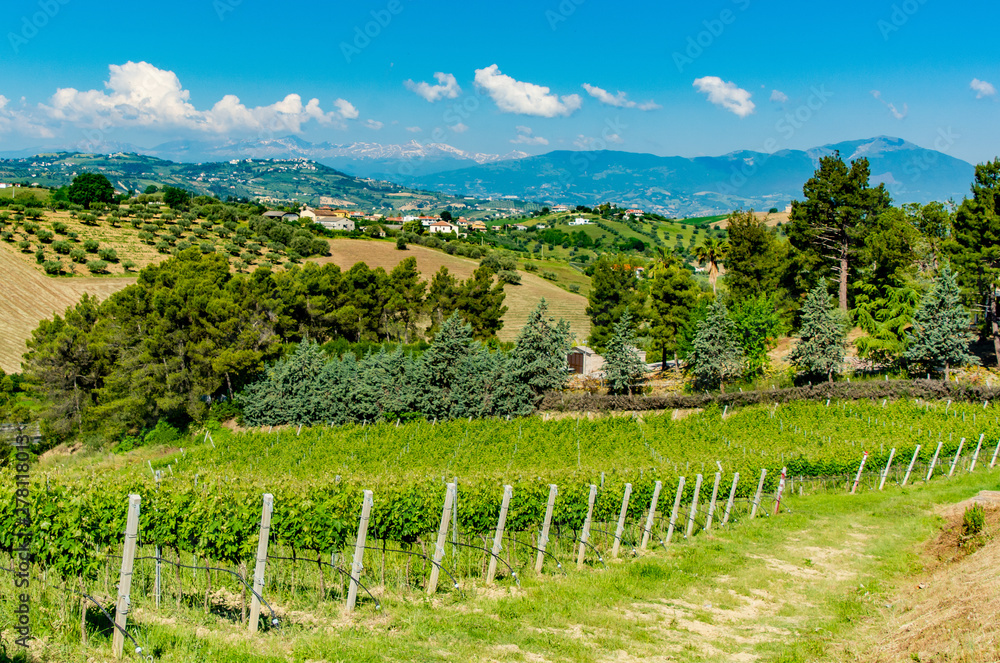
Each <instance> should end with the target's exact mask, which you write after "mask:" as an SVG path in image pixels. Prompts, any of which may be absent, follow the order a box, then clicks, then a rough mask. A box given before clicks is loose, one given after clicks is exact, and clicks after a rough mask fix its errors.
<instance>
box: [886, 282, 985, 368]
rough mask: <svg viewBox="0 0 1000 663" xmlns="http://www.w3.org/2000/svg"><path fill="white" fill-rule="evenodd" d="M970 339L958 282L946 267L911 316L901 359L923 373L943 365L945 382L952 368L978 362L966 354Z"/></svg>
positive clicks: (968, 353) (973, 356)
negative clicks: (911, 321)
mask: <svg viewBox="0 0 1000 663" xmlns="http://www.w3.org/2000/svg"><path fill="white" fill-rule="evenodd" d="M973 336H974V334H972V333H970V332H969V314H968V312H967V311H966V310H965V307H964V306H962V294H961V291H960V290H959V287H958V279H957V277H956V276H955V273H954V272H952V271H951V267H949V266H948V265H945V266H944V267H943V268H942V269H941V272H940V273H939V274H938V277H937V279H935V281H934V285H933V286H932V287H931V289H930V290H929V291H928V292H927V294H926V295H924V297H923V298H922V299H921V301H920V307H919V308H918V309H917V312H916V313H915V314H914V316H913V326H912V327H911V328H910V332H909V334H908V335H907V348H906V352H905V353H904V354H903V357H904V358H905V359H906V360H907V361H908V362H910V363H911V364H913V365H914V367H917V366H919V367H920V368H921V369H923V370H929V369H935V368H937V367H938V366H944V379H945V381H947V380H948V374H949V371H950V369H951V367H952V366H961V365H963V364H978V363H979V359H978V357H976V356H975V355H973V354H971V353H970V352H969V342H970V341H971V340H972V338H973Z"/></svg>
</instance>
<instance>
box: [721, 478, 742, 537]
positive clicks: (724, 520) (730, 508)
mask: <svg viewBox="0 0 1000 663" xmlns="http://www.w3.org/2000/svg"><path fill="white" fill-rule="evenodd" d="M739 482H740V473H739V472H734V473H733V485H732V486H731V487H730V488H729V501H728V502H726V512H725V513H724V514H722V526H723V527H725V526H726V523H728V522H729V514H731V513H732V512H733V502H734V501H735V500H736V484H738V483H739Z"/></svg>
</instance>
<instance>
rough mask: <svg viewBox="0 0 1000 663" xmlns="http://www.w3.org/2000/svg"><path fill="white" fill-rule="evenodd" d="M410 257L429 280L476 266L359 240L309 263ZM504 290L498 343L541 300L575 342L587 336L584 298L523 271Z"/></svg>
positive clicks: (390, 261) (375, 263)
mask: <svg viewBox="0 0 1000 663" xmlns="http://www.w3.org/2000/svg"><path fill="white" fill-rule="evenodd" d="M411 256H412V257H414V258H416V259H417V269H418V270H420V274H421V276H422V277H423V278H424V279H426V280H428V281H429V280H430V279H431V278H432V277H433V276H434V273H435V272H437V271H438V270H439V269H441V267H447V268H448V271H450V272H451V273H452V274H454V275H455V276H456V277H457V278H461V279H467V278H469V277H470V276H472V273H473V272H474V271H476V267H478V266H479V263H478V262H477V261H475V260H471V259H469V258H462V257H460V256H452V255H448V254H447V253H444V252H442V251H435V250H434V249H429V248H427V247H424V246H417V245H413V244H411V245H410V246H409V248H408V249H407V250H406V251H398V250H396V245H395V243H393V242H380V241H372V240H361V239H338V240H333V241H332V242H330V255H329V256H326V257H323V258H310V259H309V260H312V261H315V262H317V263H319V264H326V263H331V262H332V263H335V264H337V265H339V266H340V267H341V269H349V268H350V267H351V266H352V265H354V264H355V263H359V262H364V263H367V264H368V266H369V267H373V268H374V267H382V268H383V269H385V270H386V271H391V270H392V268H393V267H395V266H396V265H397V264H399V263H400V262H401V261H403V260H404V259H406V258H409V257H411ZM505 291H506V293H507V298H506V300H505V301H504V304H505V305H506V306H507V308H508V309H509V310H508V311H507V314H506V315H505V316H504V318H503V320H504V326H503V329H501V330H500V333H499V334H498V336H499V337H500V340H503V341H512V340H514V339H515V338H516V337H517V333H518V331H520V329H521V327H523V326H524V323H525V322H526V321H527V319H528V315H530V314H531V312H532V311H533V310H534V309H535V307H536V306H537V305H538V302H539V301H541V299H542V298H543V297H544V298H545V301H546V302H547V303H548V305H549V313H550V314H551V315H552V316H553V317H554V318H556V319H559V318H565V319H566V320H568V321H569V323H570V327H571V330H572V336H573V340H574V342H582V341H583V340H584V339H586V338H587V335H588V334H590V319H589V318H588V317H587V313H586V311H585V309H586V307H587V299H586V298H585V297H582V296H580V295H575V294H573V293H570V292H566V291H565V290H563V289H562V288H560V287H558V286H556V285H554V284H552V283H550V282H549V281H546V280H545V279H543V278H541V277H539V276H535V275H533V274H528V273H525V272H521V284H520V285H508V286H507V287H506V288H505Z"/></svg>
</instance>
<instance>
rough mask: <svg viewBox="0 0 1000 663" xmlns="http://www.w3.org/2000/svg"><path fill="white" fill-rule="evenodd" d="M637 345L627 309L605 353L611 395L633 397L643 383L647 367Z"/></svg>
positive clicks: (614, 330) (605, 372)
mask: <svg viewBox="0 0 1000 663" xmlns="http://www.w3.org/2000/svg"><path fill="white" fill-rule="evenodd" d="M636 343H637V341H636V338H635V329H634V327H633V325H632V314H631V313H629V311H628V309H625V312H624V313H623V314H622V318H621V320H619V321H618V323H617V324H615V326H614V329H613V330H612V333H611V338H610V339H608V346H607V350H606V351H605V353H604V384H605V385H607V387H608V393H609V394H612V395H619V394H628V395H632V393H633V392H634V391H635V389H636V387H638V386H639V384H640V383H641V382H642V378H643V376H644V375H645V373H646V366H645V365H644V364H643V363H642V360H641V359H639V352H638V350H637V349H636Z"/></svg>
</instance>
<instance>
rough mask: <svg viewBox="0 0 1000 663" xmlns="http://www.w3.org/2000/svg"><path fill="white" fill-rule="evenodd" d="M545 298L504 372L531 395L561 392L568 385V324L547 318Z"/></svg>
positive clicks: (547, 309) (516, 346) (530, 319)
mask: <svg viewBox="0 0 1000 663" xmlns="http://www.w3.org/2000/svg"><path fill="white" fill-rule="evenodd" d="M548 311H549V306H548V303H546V301H545V300H544V299H542V301H540V302H539V303H538V306H537V307H535V310H534V311H532V312H531V315H529V316H528V321H527V323H525V325H524V327H523V328H522V329H521V333H519V334H518V336H517V344H516V345H515V346H514V350H513V351H512V352H511V353H510V355H508V357H507V361H506V362H505V364H504V372H505V373H506V374H507V375H508V376H509V377H510V379H511V381H512V382H514V383H520V384H524V385H526V386H527V387H528V388H529V389H530V390H531V392H532V396H535V397H541V396H542V395H543V394H544V393H545V392H547V391H555V390H559V389H562V388H563V386H565V384H566V376H567V373H566V353H567V352H569V343H570V341H569V333H570V332H569V323H568V322H566V321H565V320H560V321H559V322H558V323H555V324H553V323H554V321H553V320H552V319H550V318H548V317H547V314H548Z"/></svg>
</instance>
